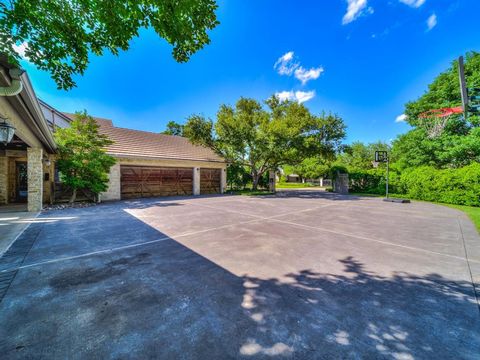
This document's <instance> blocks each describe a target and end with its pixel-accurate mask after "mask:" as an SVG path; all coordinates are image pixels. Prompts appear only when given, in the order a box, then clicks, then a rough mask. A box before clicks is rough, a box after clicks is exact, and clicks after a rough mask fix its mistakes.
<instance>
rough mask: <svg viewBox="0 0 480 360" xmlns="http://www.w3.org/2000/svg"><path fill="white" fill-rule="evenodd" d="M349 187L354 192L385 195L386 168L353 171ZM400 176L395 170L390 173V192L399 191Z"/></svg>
mask: <svg viewBox="0 0 480 360" xmlns="http://www.w3.org/2000/svg"><path fill="white" fill-rule="evenodd" d="M348 179H349V184H350V185H349V187H350V191H352V192H360V193H366V194H378V195H384V194H385V190H386V172H385V169H372V170H363V171H360V170H358V171H352V172H350V173H349V174H348ZM398 182H399V176H398V174H397V173H396V172H395V171H390V174H389V184H388V185H389V186H388V187H389V192H390V193H393V192H398Z"/></svg>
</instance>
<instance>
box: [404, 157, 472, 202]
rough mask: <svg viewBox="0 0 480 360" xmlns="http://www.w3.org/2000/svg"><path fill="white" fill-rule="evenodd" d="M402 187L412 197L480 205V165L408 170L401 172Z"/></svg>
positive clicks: (426, 167)
mask: <svg viewBox="0 0 480 360" xmlns="http://www.w3.org/2000/svg"><path fill="white" fill-rule="evenodd" d="M399 188H400V192H402V193H405V194H406V195H407V196H408V197H411V198H413V199H418V200H425V201H435V202H442V203H447V204H455V205H469V206H480V164H478V163H473V164H471V165H468V166H465V167H463V168H458V169H440V170H439V169H435V168H433V167H429V166H423V167H418V168H415V169H407V170H406V171H404V172H403V173H402V176H401V180H400V187H399Z"/></svg>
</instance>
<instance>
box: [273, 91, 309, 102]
mask: <svg viewBox="0 0 480 360" xmlns="http://www.w3.org/2000/svg"><path fill="white" fill-rule="evenodd" d="M275 96H276V97H277V98H278V99H280V100H281V101H285V100H290V101H297V102H299V103H303V102H306V101H308V100H311V99H313V98H314V97H315V90H312V91H281V92H277V93H276V94H275Z"/></svg>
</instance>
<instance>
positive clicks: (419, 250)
mask: <svg viewBox="0 0 480 360" xmlns="http://www.w3.org/2000/svg"><path fill="white" fill-rule="evenodd" d="M270 220H272V221H276V222H280V223H283V224H288V225H293V226H298V227H302V228H306V229H309V230H319V231H325V232H329V233H332V234H338V235H343V236H348V237H352V238H355V239H360V240H365V241H371V242H376V243H380V244H384V245H390V246H394V247H400V248H404V249H409V250H412V251H418V252H424V253H427V254H435V255H440V256H446V257H449V258H454V259H458V260H463V261H467V259H465V258H462V257H460V256H455V255H448V254H443V253H439V252H435V251H430V250H425V249H421V248H415V247H412V246H407V245H399V244H394V243H391V242H388V241H383V240H377V239H371V238H367V237H364V236H358V235H354V234H349V233H343V232H339V231H334V230H329V229H325V228H322V227H314V226H309V225H303V224H298V223H294V222H290V221H285V220H278V219H270ZM472 262H475V263H477V262H478V263H480V261H476V260H472Z"/></svg>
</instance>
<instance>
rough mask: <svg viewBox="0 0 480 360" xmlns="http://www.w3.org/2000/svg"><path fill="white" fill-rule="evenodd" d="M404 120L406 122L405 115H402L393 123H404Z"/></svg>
mask: <svg viewBox="0 0 480 360" xmlns="http://www.w3.org/2000/svg"><path fill="white" fill-rule="evenodd" d="M405 120H407V115H405V114H402V115H398V116H397V118H396V119H395V122H396V123H399V122H404V121H405Z"/></svg>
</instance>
